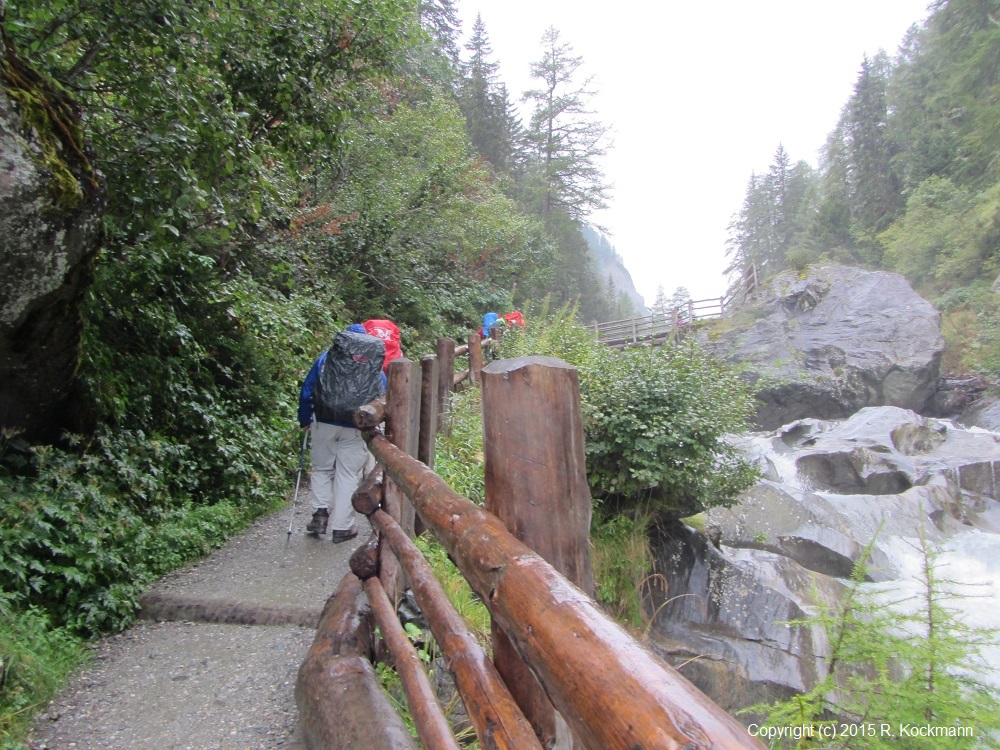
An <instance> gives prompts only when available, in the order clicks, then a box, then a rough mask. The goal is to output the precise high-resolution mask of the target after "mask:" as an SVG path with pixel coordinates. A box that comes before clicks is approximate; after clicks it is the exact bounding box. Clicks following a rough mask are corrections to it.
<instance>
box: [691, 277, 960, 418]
mask: <svg viewBox="0 0 1000 750" xmlns="http://www.w3.org/2000/svg"><path fill="white" fill-rule="evenodd" d="M756 299H757V301H756V302H755V303H754V305H753V307H749V308H744V309H742V310H740V311H738V312H737V313H736V314H735V315H733V316H732V317H731V318H727V319H726V321H725V322H724V323H723V324H722V325H717V326H715V327H711V328H708V329H706V330H705V331H702V332H701V333H700V334H699V337H700V341H701V343H702V345H703V346H704V347H705V348H706V349H708V350H709V351H711V352H713V353H715V354H716V355H718V356H719V357H721V358H722V359H724V360H726V361H727V362H730V363H733V364H739V365H741V366H742V367H743V368H744V369H745V371H746V372H747V377H748V378H749V379H750V380H751V382H752V383H754V384H755V386H756V388H757V390H758V394H757V395H758V398H759V399H760V402H761V404H760V407H759V408H758V410H757V414H756V417H755V422H756V424H757V425H758V426H759V427H760V428H762V429H775V428H777V427H779V426H781V425H783V424H787V423H789V422H791V421H793V420H796V419H802V418H805V417H815V418H819V419H837V418H843V417H847V416H850V415H851V414H853V413H854V412H856V411H857V410H858V409H861V408H863V407H866V406H879V405H884V404H888V405H892V406H899V407H903V408H906V409H912V410H913V411H916V412H921V413H923V412H925V411H926V410H928V409H929V408H931V406H932V402H933V397H934V395H935V391H936V388H937V383H938V374H939V370H940V360H941V355H942V353H943V352H944V339H943V338H942V336H941V331H940V316H939V314H938V313H937V311H936V310H935V309H934V307H933V306H932V305H931V304H930V303H929V302H927V301H926V300H924V299H923V298H922V297H920V296H919V295H918V294H917V293H916V292H914V291H913V288H912V287H911V286H910V285H909V283H908V282H907V281H906V279H904V278H903V277H902V276H901V275H899V274H895V273H888V272H884V271H865V270H862V269H859V268H850V267H847V266H838V265H823V266H813V267H810V268H809V269H808V270H807V272H806V273H805V275H802V274H800V273H799V272H797V271H787V272H784V273H781V274H779V275H778V276H776V277H774V278H773V279H771V280H770V281H769V282H767V283H765V284H764V286H763V288H762V291H761V293H760V294H759V295H757V297H756Z"/></svg>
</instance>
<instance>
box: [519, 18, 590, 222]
mask: <svg viewBox="0 0 1000 750" xmlns="http://www.w3.org/2000/svg"><path fill="white" fill-rule="evenodd" d="M541 46H542V58H541V59H540V60H539V61H537V62H535V63H533V64H532V66H531V75H532V76H533V77H535V78H536V79H538V80H539V82H540V86H539V87H538V88H536V89H531V90H530V91H527V92H525V94H524V100H525V101H529V102H532V103H533V105H534V112H533V113H532V117H531V125H530V129H529V132H528V140H529V142H530V144H531V147H532V149H533V152H534V153H533V160H534V164H533V167H534V175H535V177H536V179H537V183H538V185H537V189H538V195H537V203H538V210H539V213H540V214H541V216H542V217H543V218H544V219H545V220H546V221H547V220H548V218H549V216H550V215H551V214H552V213H553V211H555V210H557V209H558V210H562V211H564V212H566V213H567V214H568V215H569V216H570V217H571V218H573V219H576V220H581V219H583V218H585V217H586V216H587V215H588V214H590V212H591V211H593V210H594V209H598V208H602V207H604V205H605V200H606V199H607V197H608V192H609V189H610V187H609V185H608V184H607V183H606V181H605V177H604V173H603V171H602V169H601V167H600V165H599V163H598V162H599V159H600V158H601V157H602V156H603V155H604V153H605V151H606V148H607V135H608V127H607V126H606V125H604V124H603V123H601V122H599V121H597V120H595V119H594V118H593V114H594V113H593V112H592V111H591V110H590V109H589V106H590V100H591V98H592V97H593V95H594V91H593V90H592V88H591V85H592V83H593V78H592V77H589V78H586V79H584V80H583V81H582V82H578V73H579V71H580V68H581V66H582V65H583V58H581V57H578V56H575V55H573V48H572V47H571V46H570V45H569V44H565V43H563V42H562V41H560V37H559V31H558V30H557V29H556V28H555V27H552V26H550V27H549V28H548V29H546V30H545V33H544V34H543V35H542V45H541Z"/></svg>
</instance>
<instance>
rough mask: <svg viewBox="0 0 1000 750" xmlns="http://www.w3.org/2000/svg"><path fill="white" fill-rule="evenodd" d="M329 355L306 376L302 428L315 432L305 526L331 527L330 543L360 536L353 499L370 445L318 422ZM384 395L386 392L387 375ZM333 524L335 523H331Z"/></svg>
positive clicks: (337, 425)
mask: <svg viewBox="0 0 1000 750" xmlns="http://www.w3.org/2000/svg"><path fill="white" fill-rule="evenodd" d="M347 330H348V331H351V332H352V333H360V334H364V335H367V334H366V333H365V329H364V328H363V327H362V326H361V325H360V324H358V323H355V324H354V325H351V326H349V327H348V328H347ZM326 356H327V352H325V351H324V352H323V353H322V354H320V355H319V357H318V358H317V359H316V361H315V362H314V363H313V366H312V368H311V369H310V370H309V374H308V375H306V379H305V381H304V382H303V383H302V388H301V390H300V391H299V413H298V417H299V427H301V428H302V429H303V430H308V429H310V428H311V429H312V439H311V445H310V451H309V455H310V458H311V459H312V481H311V486H312V509H313V517H312V520H311V521H309V523H308V524H307V525H306V531H307V532H308V533H310V534H315V535H317V536H318V535H320V534H325V533H326V530H327V526H328V525H330V526H331V530H330V540H331V541H333V542H334V543H338V544H339V543H341V542H346V541H348V540H350V539H354V537H356V536H357V535H358V526H357V523H356V522H355V514H354V508H353V507H352V505H351V496H352V495H353V494H354V491H355V490H356V489H357V488H358V484H359V483H360V482H361V478H362V472H363V471H364V467H365V462H366V460H367V459H368V455H369V454H368V445H367V444H366V443H365V440H364V438H363V437H361V431H360V430H358V429H357V428H356V427H355V426H354V424H353V423H347V422H324V421H321V420H319V419H316V418H315V414H314V411H313V410H314V395H315V392H316V384H317V382H318V381H319V375H320V371H321V370H322V369H323V363H324V362H325V361H326ZM379 376H380V377H381V385H382V388H381V391H382V392H383V393H384V392H385V385H386V378H385V373H381V372H380V373H379ZM331 522H332V523H331Z"/></svg>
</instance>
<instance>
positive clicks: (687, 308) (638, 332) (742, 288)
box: [594, 263, 759, 347]
mask: <svg viewBox="0 0 1000 750" xmlns="http://www.w3.org/2000/svg"><path fill="white" fill-rule="evenodd" d="M758 287H759V280H758V277H757V264H756V263H750V264H749V265H748V266H747V267H746V268H745V269H744V270H743V272H742V274H741V275H740V279H739V281H738V282H737V283H736V284H735V286H734V287H733V288H732V289H731V290H730V291H729V293H728V294H725V295H723V296H722V297H710V298H708V299H701V300H688V301H687V302H686V303H685V304H683V305H679V306H677V307H673V308H671V309H670V310H667V311H666V312H662V313H653V314H652V315H646V316H644V317H634V318H627V319H625V320H612V321H609V322H607V323H595V324H594V336H595V337H596V338H597V340H598V341H600V342H601V343H603V344H607V345H608V346H611V347H621V346H629V345H633V344H638V343H641V342H643V341H656V340H659V339H664V338H670V337H671V336H674V335H675V334H680V333H681V332H682V331H683V327H684V326H685V325H687V324H688V323H693V322H694V321H697V320H706V319H710V318H724V317H726V316H727V315H729V314H731V311H732V310H733V309H735V308H736V307H738V306H739V305H740V304H742V303H743V302H744V301H745V300H746V298H747V297H748V296H750V295H751V294H753V293H754V292H755V291H757V289H758Z"/></svg>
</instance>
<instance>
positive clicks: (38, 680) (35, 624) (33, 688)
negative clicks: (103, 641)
mask: <svg viewBox="0 0 1000 750" xmlns="http://www.w3.org/2000/svg"><path fill="white" fill-rule="evenodd" d="M87 654H88V652H87V649H86V647H85V646H84V643H83V641H82V640H81V639H80V638H79V637H77V636H74V635H73V634H72V633H70V632H69V631H67V630H65V629H62V628H56V629H51V628H50V626H49V618H48V617H47V616H46V615H45V614H44V613H42V612H40V611H38V610H34V609H32V610H27V611H23V612H19V613H13V612H6V611H0V749H2V750H14V748H21V747H23V744H22V742H21V739H22V738H23V737H24V735H25V733H26V732H27V730H28V727H29V725H30V723H31V720H32V718H33V717H34V715H35V713H36V712H37V710H39V709H41V708H43V707H44V706H45V704H46V703H48V701H50V700H51V699H52V697H53V696H54V695H55V694H56V691H57V690H58V689H59V688H60V686H61V685H62V684H63V683H64V682H65V681H66V679H67V678H68V677H69V676H70V675H71V674H72V673H73V672H74V671H75V670H76V669H78V668H79V667H80V666H81V665H83V664H84V663H85V662H86V660H87Z"/></svg>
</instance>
